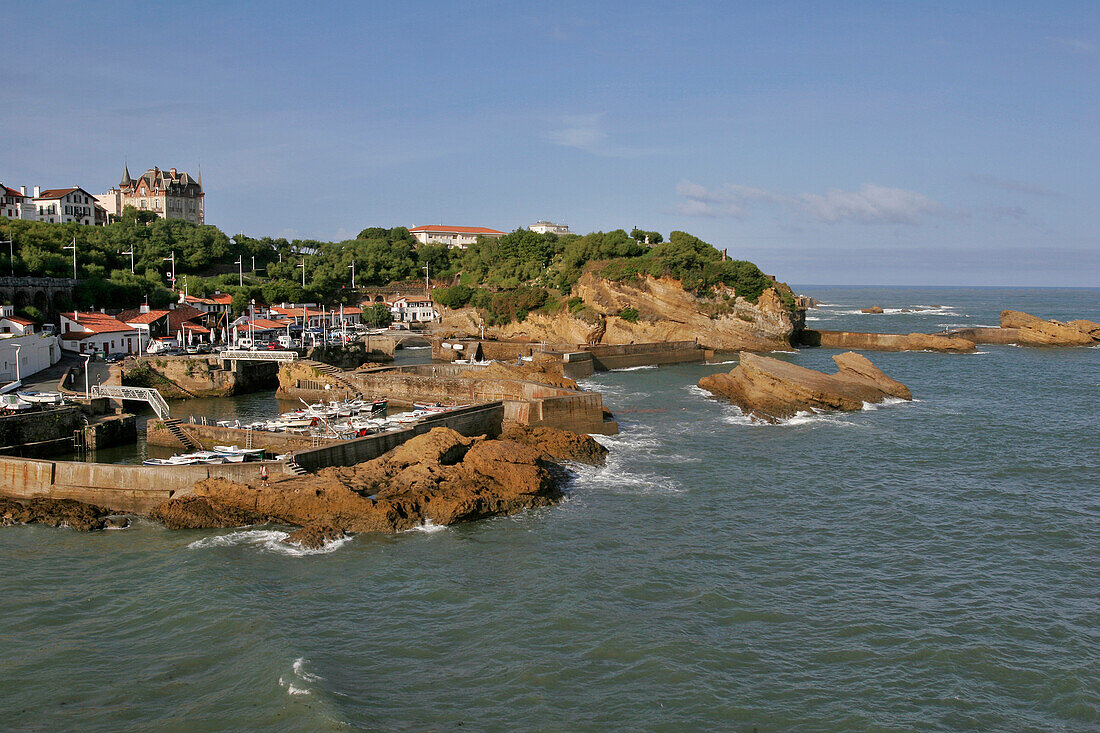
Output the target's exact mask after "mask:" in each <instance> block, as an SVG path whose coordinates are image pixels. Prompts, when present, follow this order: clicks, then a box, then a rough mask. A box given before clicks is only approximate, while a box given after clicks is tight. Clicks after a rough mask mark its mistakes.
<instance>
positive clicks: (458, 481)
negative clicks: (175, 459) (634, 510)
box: [153, 428, 598, 546]
mask: <svg viewBox="0 0 1100 733" xmlns="http://www.w3.org/2000/svg"><path fill="white" fill-rule="evenodd" d="M565 432H566V431H549V432H547V433H544V434H542V437H541V438H540V437H539V436H538V435H537V434H535V433H534V432H533V431H532V432H531V433H530V434H522V433H516V437H520V438H522V439H523V441H524V442H522V443H521V442H516V441H513V440H506V439H499V440H487V439H485V438H467V437H464V436H463V435H461V434H460V433H458V432H456V431H454V430H451V429H450V428H435V429H433V430H431V431H430V432H428V433H425V434H424V435H419V436H417V437H415V438H413V439H411V440H409V441H407V442H405V443H403V444H402V445H400V446H398V447H397V448H394V449H393V450H392V451H390V452H388V453H386V454H385V455H383V456H380V457H379V458H376V459H374V460H373V461H368V462H366V463H361V464H358V465H355V466H349V467H346V468H326V469H323V470H321V471H319V472H318V473H316V474H314V475H309V476H301V477H288V478H284V479H278V480H273V481H272V482H271V483H270V485H269V486H258V485H251V484H244V483H239V482H235V481H229V480H226V479H221V478H216V479H207V480H204V481H200V482H199V483H197V484H196V485H195V486H194V488H193V489H192V491H191V493H190V494H188V495H185V496H178V497H175V498H173V499H171V500H169V501H167V502H165V503H164V504H162V505H161V506H160V507H159V508H158V509H157V510H156V511H155V512H154V515H153V516H154V517H155V518H157V519H160V520H161V521H163V522H164V523H165V524H166V525H167V526H169V527H171V528H184V527H191V528H203V527H225V526H239V525H241V524H252V523H258V522H262V521H278V522H282V523H285V524H292V525H298V526H301V527H304V528H306V529H307V530H309V531H306V532H301V533H296V534H295V535H293V536H292V538H288V539H290V541H294V542H297V543H300V544H303V545H306V546H311V545H313V544H316V543H317V542H322V541H324V539H325V538H333V537H337V536H339V534H340V533H342V532H400V531H402V530H407V529H411V528H413V527H416V526H418V525H421V524H426V523H431V524H437V525H448V524H454V523H456V522H462V521H469V520H473V519H480V518H482V517H490V516H494V515H498V514H510V513H513V512H517V511H521V510H523V509H529V508H532V507H538V506H546V505H548V504H551V503H553V502H554V501H556V500H557V499H558V498H559V497H560V495H561V492H560V489H559V488H558V480H557V479H558V475H559V474H560V470H558V469H556V467H555V466H554V465H553V464H552V463H551V462H550V460H549V457H551V456H552V457H554V458H553V459H554V460H564V457H565V456H569V459H570V460H575V459H577V457H578V456H581V457H585V456H592V455H595V454H596V453H597V452H598V451H596V450H595V449H593V448H592V447H591V446H588V445H587V443H586V442H585V440H584V439H582V438H580V437H578V436H574V438H568V437H567V436H564V435H561V434H563V433H565ZM585 437H587V436H585ZM587 440H589V441H590V440H591V438H587ZM592 442H595V441H592ZM562 446H566V447H564V448H563V447H562ZM559 456H560V457H559ZM319 538H320V539H319Z"/></svg>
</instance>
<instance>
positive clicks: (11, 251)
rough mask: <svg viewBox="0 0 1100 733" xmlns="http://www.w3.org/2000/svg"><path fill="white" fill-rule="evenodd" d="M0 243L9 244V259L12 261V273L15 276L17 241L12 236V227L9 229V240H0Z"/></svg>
mask: <svg viewBox="0 0 1100 733" xmlns="http://www.w3.org/2000/svg"><path fill="white" fill-rule="evenodd" d="M0 244H6V245H8V261H9V262H10V263H11V275H12V277H15V242H14V241H13V240H12V238H11V229H10V228H9V229H8V238H7V240H3V241H0Z"/></svg>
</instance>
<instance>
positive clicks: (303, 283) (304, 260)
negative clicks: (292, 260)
mask: <svg viewBox="0 0 1100 733" xmlns="http://www.w3.org/2000/svg"><path fill="white" fill-rule="evenodd" d="M295 267H300V268H302V290H305V289H306V258H305V257H303V258H302V261H301V262H299V263H298V264H297V265H295Z"/></svg>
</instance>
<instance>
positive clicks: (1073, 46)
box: [1047, 36, 1100, 56]
mask: <svg viewBox="0 0 1100 733" xmlns="http://www.w3.org/2000/svg"><path fill="white" fill-rule="evenodd" d="M1047 40H1048V41H1050V42H1051V43H1053V44H1054V45H1055V46H1057V47H1058V48H1060V49H1062V50H1063V51H1069V52H1070V53H1079V54H1084V55H1086V56H1095V55H1096V52H1097V51H1100V47H1098V46H1097V45H1096V44H1095V43H1092V42H1090V41H1086V40H1084V39H1083V38H1064V37H1055V36H1047Z"/></svg>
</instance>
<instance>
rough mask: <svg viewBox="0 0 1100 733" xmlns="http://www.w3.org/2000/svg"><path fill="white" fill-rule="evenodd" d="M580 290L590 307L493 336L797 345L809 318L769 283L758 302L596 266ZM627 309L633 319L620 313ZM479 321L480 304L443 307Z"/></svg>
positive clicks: (452, 319) (453, 321) (762, 347)
mask: <svg viewBox="0 0 1100 733" xmlns="http://www.w3.org/2000/svg"><path fill="white" fill-rule="evenodd" d="M777 287H784V286H777ZM573 295H574V296H575V297H578V298H580V299H581V300H582V301H583V307H581V308H573V309H567V308H563V309H561V310H560V311H558V312H557V313H556V314H554V315H544V314H541V313H531V314H530V315H529V316H528V317H527V319H526V320H524V321H523V322H522V323H515V322H513V323H509V324H507V325H504V326H495V327H487V328H486V329H485V333H486V336H491V337H495V338H506V339H514V338H524V337H525V338H529V339H531V340H532V341H547V342H551V343H560V344H584V343H592V342H593V341H594V342H595V343H603V344H629V343H646V342H654V341H691V340H692V339H698V341H699V344H700V345H701V346H703V347H704V348H707V349H715V350H719V351H739V350H745V351H771V350H774V349H785V348H787V347H789V346H790V342H791V337H792V335H793V334H794V333H795V330H796V328H797V327H800V325H801V324H797V323H796V321H795V318H794V316H793V313H792V311H791V310H790V309H789V308H788V307H787V306H786V305H785V304H784V303H783V300H782V299H781V298H780V296H779V293H778V292H777V290H776V288H769V289H768V290H766V291H765V292H764V293H763V295H761V296H760V298H759V299H758V300H757V302H756V303H750V302H749V301H747V300H746V299H745V298H742V297H740V296H737V295H736V294H735V293H733V291H732V290H728V289H726V290H723V291H722V292H719V293H716V294H715V296H714V297H713V298H706V299H703V298H698V297H696V296H695V295H693V294H691V293H689V292H687V291H685V290H684V289H683V287H682V286H681V284H680V282H679V281H678V280H674V279H672V278H667V277H666V278H654V277H646V278H644V279H637V280H630V281H625V282H613V281H610V280H605V279H603V278H601V277H599V276H597V275H595V274H594V273H591V272H589V273H587V274H585V275H584V276H583V277H581V279H580V281H579V282H578V283H577V284H576V286H574V289H573ZM624 311H625V312H626V313H630V318H629V319H628V318H623V317H622V316H620V314H624V315H625V313H624ZM634 312H636V318H635V314H634ZM479 326H480V318H479V316H478V314H477V312H476V311H475V310H474V309H472V308H463V309H460V310H454V311H452V310H447V311H446V312H445V313H444V314H443V327H444V329H445V330H450V331H451V332H457V333H461V334H465V335H469V336H476V335H479V333H480V328H479Z"/></svg>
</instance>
